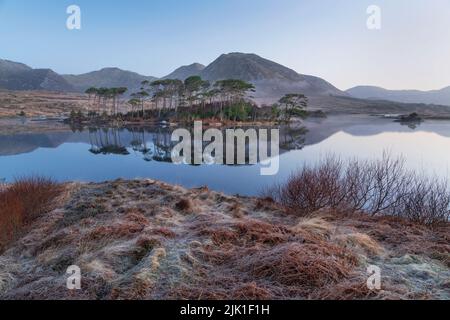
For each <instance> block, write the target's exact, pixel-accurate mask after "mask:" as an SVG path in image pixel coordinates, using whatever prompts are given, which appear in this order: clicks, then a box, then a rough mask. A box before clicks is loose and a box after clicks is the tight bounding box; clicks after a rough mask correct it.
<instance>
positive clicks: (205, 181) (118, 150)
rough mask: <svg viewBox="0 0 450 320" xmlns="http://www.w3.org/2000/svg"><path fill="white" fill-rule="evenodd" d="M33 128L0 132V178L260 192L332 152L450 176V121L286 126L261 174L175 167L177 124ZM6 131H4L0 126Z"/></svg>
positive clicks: (351, 120) (341, 120)
mask: <svg viewBox="0 0 450 320" xmlns="http://www.w3.org/2000/svg"><path fill="white" fill-rule="evenodd" d="M48 126H49V128H47V129H46V128H45V126H43V128H39V130H33V125H30V127H29V128H27V126H24V129H23V130H22V131H21V130H15V131H14V133H3V134H0V179H4V180H6V181H12V180H14V178H16V177H23V176H28V175H42V176H47V177H51V178H53V179H55V180H58V181H92V182H96V181H97V182H98V181H105V180H112V179H117V178H124V179H134V178H152V179H157V180H162V181H165V182H169V183H173V184H180V185H183V186H186V187H200V186H208V187H209V188H210V189H213V190H217V191H223V192H226V193H228V194H241V195H257V194H258V193H259V192H260V191H261V190H262V189H263V188H264V187H266V186H270V185H272V184H274V183H276V182H281V181H283V180H285V179H286V178H287V177H288V176H289V175H290V174H291V173H292V172H293V171H295V170H296V169H298V168H299V167H301V166H302V165H304V164H305V163H316V162H318V161H319V160H320V159H323V158H324V157H326V156H327V155H330V154H333V155H336V156H339V157H341V158H343V159H346V158H361V159H373V158H380V157H381V156H382V153H383V151H388V152H390V153H391V154H392V155H394V156H402V157H404V158H405V159H406V164H407V166H408V168H411V169H414V170H420V171H424V172H425V173H426V174H430V175H438V176H441V177H443V176H445V177H448V176H449V172H450V171H449V169H450V121H438V120H436V121H435V120H428V121H426V122H424V123H422V124H420V125H418V126H405V125H401V124H400V123H396V122H393V121H392V120H389V119H382V118H379V117H369V116H356V115H353V116H349V115H346V116H343V115H342V116H330V117H328V118H326V119H309V120H307V121H305V122H304V123H302V125H301V126H300V125H295V126H292V127H291V128H288V127H283V128H281V134H280V135H281V150H280V171H279V173H278V174H277V175H275V176H261V175H260V165H246V166H225V165H200V166H190V165H174V164H172V163H171V162H170V150H171V147H172V146H173V144H172V143H171V141H170V138H171V132H172V131H173V130H174V129H171V128H162V127H157V128H127V129H125V128H123V129H107V128H90V129H88V128H86V129H84V130H75V129H72V128H70V127H68V126H67V127H66V126H62V125H58V128H51V124H49V125H48ZM2 131H4V130H2Z"/></svg>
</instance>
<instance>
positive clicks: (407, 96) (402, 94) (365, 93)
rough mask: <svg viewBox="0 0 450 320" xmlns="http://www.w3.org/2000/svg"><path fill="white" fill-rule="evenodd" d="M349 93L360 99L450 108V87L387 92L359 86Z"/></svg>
mask: <svg viewBox="0 0 450 320" xmlns="http://www.w3.org/2000/svg"><path fill="white" fill-rule="evenodd" d="M347 93H348V94H349V95H350V96H352V97H354V98H359V99H369V100H389V101H396V102H403V103H425V104H437V105H446V106H450V87H446V88H443V89H441V90H431V91H419V90H387V89H384V88H380V87H375V86H358V87H354V88H351V89H349V90H347Z"/></svg>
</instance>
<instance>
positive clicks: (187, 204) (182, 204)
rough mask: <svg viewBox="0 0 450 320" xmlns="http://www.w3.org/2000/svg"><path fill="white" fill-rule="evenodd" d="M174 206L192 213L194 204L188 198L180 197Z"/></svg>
mask: <svg viewBox="0 0 450 320" xmlns="http://www.w3.org/2000/svg"><path fill="white" fill-rule="evenodd" d="M175 208H177V209H178V210H180V211H184V212H189V213H192V211H193V210H194V204H193V203H192V201H191V200H189V199H181V200H180V201H179V202H178V203H177V204H176V205H175Z"/></svg>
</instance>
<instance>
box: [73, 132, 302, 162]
mask: <svg viewBox="0 0 450 320" xmlns="http://www.w3.org/2000/svg"><path fill="white" fill-rule="evenodd" d="M274 128H276V129H279V130H280V148H281V149H282V152H286V151H289V150H301V149H303V147H304V144H305V135H306V133H307V132H308V130H307V129H306V128H305V127H303V126H282V127H267V128H265V129H267V130H269V131H270V129H274ZM227 129H239V128H238V127H233V128H223V129H222V130H221V131H222V133H223V135H224V136H225V135H226V130H227ZM242 129H244V130H248V129H249V128H248V127H247V128H242ZM257 129H261V128H257ZM174 130H175V129H174V128H168V127H127V128H122V127H120V128H94V127H89V128H87V129H84V128H79V127H78V128H76V129H75V130H73V131H75V132H79V133H81V134H83V133H84V132H88V134H89V143H90V148H89V152H90V153H92V154H93V155H120V156H128V155H130V152H133V153H134V154H135V155H136V154H139V155H141V157H142V159H143V160H144V161H147V162H150V161H158V162H167V163H171V162H172V157H171V152H172V150H173V148H174V146H175V145H176V144H177V143H178V142H173V141H172V139H171V138H172V133H173V131H174ZM204 131H205V130H204ZM191 133H192V137H194V133H193V131H192V129H191ZM201 143H202V144H203V148H205V147H206V146H207V145H208V144H209V142H204V141H201ZM192 145H193V143H192ZM236 147H237V146H235V148H236ZM225 149H226V145H224V152H223V155H224V159H223V161H221V162H220V163H226V161H225V156H226V152H225V151H226V150H225ZM245 149H246V164H249V149H250V145H249V141H248V140H246V145H245ZM235 151H236V150H235ZM269 153H270V150H269ZM235 155H237V152H235Z"/></svg>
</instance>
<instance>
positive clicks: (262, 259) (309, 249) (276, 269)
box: [244, 242, 357, 290]
mask: <svg viewBox="0 0 450 320" xmlns="http://www.w3.org/2000/svg"><path fill="white" fill-rule="evenodd" d="M244 263H245V262H244ZM356 265H357V260H356V258H355V257H354V256H353V255H352V254H351V253H350V251H347V250H345V249H343V248H340V247H338V246H334V245H332V244H329V243H326V242H324V243H321V244H298V243H289V244H283V245H280V246H277V247H274V248H273V249H271V250H269V251H265V252H260V253H257V254H255V255H253V256H251V257H249V258H248V262H247V263H246V264H245V265H244V268H245V269H246V270H249V271H250V272H251V274H252V275H254V276H255V277H257V278H259V279H260V278H266V279H271V280H274V281H277V282H279V283H280V284H282V285H286V286H300V287H301V288H303V289H305V290H313V289H314V288H317V287H320V286H324V285H327V284H329V283H333V282H337V281H339V280H340V279H342V278H345V277H347V276H348V275H349V274H350V272H351V271H352V269H353V268H354V267H355V266H356Z"/></svg>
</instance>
